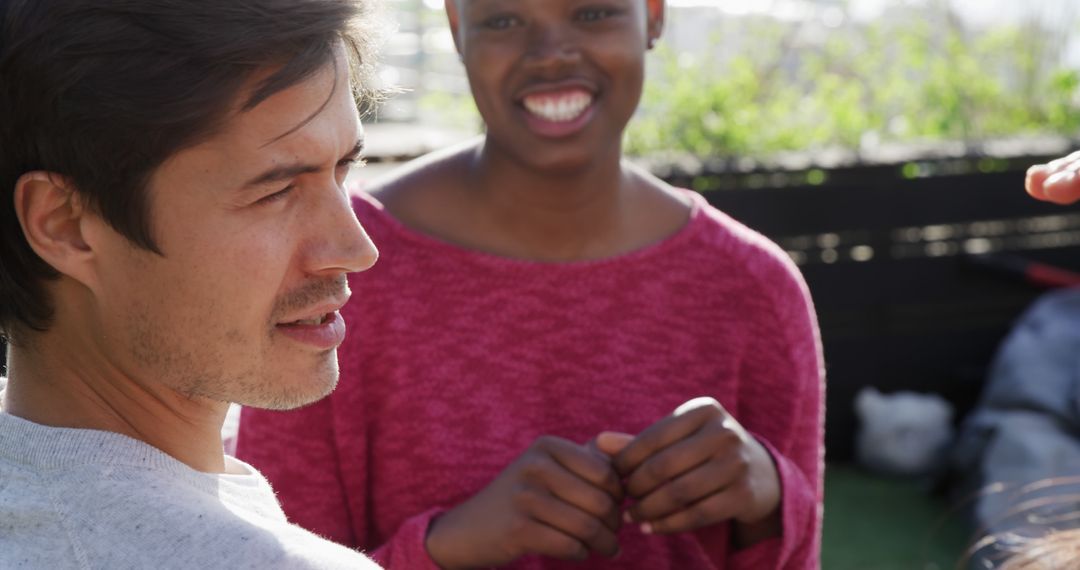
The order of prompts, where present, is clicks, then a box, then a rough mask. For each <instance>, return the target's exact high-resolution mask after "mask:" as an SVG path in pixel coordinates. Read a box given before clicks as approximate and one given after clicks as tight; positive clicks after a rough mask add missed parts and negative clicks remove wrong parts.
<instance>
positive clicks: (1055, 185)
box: [1043, 169, 1080, 204]
mask: <svg viewBox="0 0 1080 570" xmlns="http://www.w3.org/2000/svg"><path fill="white" fill-rule="evenodd" d="M1043 196H1044V198H1045V199H1046V200H1049V201H1051V202H1053V203H1055V204H1071V203H1073V202H1075V201H1077V200H1080V175H1078V174H1077V172H1076V171H1075V170H1068V169H1066V170H1062V171H1061V172H1057V173H1055V174H1052V175H1051V176H1050V177H1049V178H1047V179H1046V181H1045V182H1043Z"/></svg>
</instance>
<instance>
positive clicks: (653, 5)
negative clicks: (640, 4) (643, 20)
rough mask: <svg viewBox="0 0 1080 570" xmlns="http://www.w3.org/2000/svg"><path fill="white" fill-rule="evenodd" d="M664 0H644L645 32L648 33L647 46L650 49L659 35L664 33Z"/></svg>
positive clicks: (665, 7) (665, 8)
mask: <svg viewBox="0 0 1080 570" xmlns="http://www.w3.org/2000/svg"><path fill="white" fill-rule="evenodd" d="M666 4H667V3H666V2H665V1H664V0H645V9H646V10H647V11H648V24H647V26H646V28H645V33H646V34H648V44H647V45H648V46H649V49H652V47H653V46H654V45H656V41H657V40H659V39H660V35H661V34H663V33H664V16H665V12H666V10H667V6H666Z"/></svg>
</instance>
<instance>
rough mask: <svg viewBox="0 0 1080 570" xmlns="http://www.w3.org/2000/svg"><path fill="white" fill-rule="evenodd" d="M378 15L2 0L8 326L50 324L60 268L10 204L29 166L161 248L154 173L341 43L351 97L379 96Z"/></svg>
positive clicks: (1, 159)
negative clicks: (52, 289) (51, 287)
mask: <svg viewBox="0 0 1080 570" xmlns="http://www.w3.org/2000/svg"><path fill="white" fill-rule="evenodd" d="M375 21H376V20H374V19H373V18H372V6H371V4H370V3H369V2H366V1H364V0H0V335H3V336H7V337H10V336H11V335H12V332H13V330H19V329H22V328H27V329H32V330H38V331H42V330H47V328H48V326H49V324H50V322H51V319H52V315H53V307H52V305H51V302H50V300H49V298H48V295H47V294H46V289H45V283H46V281H47V280H49V279H55V278H56V277H57V276H58V275H57V273H56V271H55V270H54V269H53V268H52V267H50V266H49V265H48V264H47V263H45V261H43V260H42V259H41V258H39V257H38V256H37V255H36V254H35V253H34V251H33V250H32V249H31V248H30V246H29V244H28V243H27V241H26V238H25V236H24V235H23V232H22V230H21V227H20V225H19V222H18V219H17V217H16V214H15V211H14V190H15V185H16V182H17V181H18V179H19V178H20V177H21V176H22V175H23V174H25V173H27V172H32V171H46V172H50V173H53V174H55V175H58V176H61V177H63V179H64V180H65V181H66V182H67V183H69V184H71V185H72V186H73V187H74V188H75V191H76V192H77V193H78V194H79V196H80V198H81V199H82V200H84V203H85V204H86V205H87V206H88V207H89V208H91V209H92V210H93V211H95V212H96V213H98V214H100V215H101V217H102V218H103V219H104V220H105V221H106V222H107V223H109V224H110V225H111V226H112V227H113V228H114V229H115V230H116V231H117V232H119V233H120V234H122V235H123V236H125V237H126V238H127V239H129V240H130V241H131V242H132V243H134V244H135V245H137V246H138V247H142V248H145V249H147V250H151V251H155V252H158V253H160V251H158V249H157V246H156V244H155V243H154V238H153V228H152V227H151V224H150V220H149V217H148V203H147V198H146V193H145V191H144V190H145V187H146V185H147V183H148V181H149V179H150V177H151V175H152V174H153V173H154V171H155V170H156V169H157V168H158V167H159V166H160V165H161V164H162V163H163V162H164V161H165V160H166V159H167V158H169V157H170V156H171V155H173V154H175V153H177V152H178V151H180V150H183V149H184V148H187V147H190V146H193V145H195V144H197V143H199V142H201V141H203V140H205V139H206V138H208V137H210V136H212V135H213V134H215V132H217V131H218V129H220V128H221V127H222V125H223V124H224V122H225V121H226V120H227V119H228V118H229V116H230V115H231V114H232V113H235V112H236V111H237V110H238V109H239V110H240V111H246V110H250V109H252V108H253V107H255V106H256V105H258V104H259V103H260V102H261V101H263V100H265V99H266V98H268V97H270V96H272V95H273V94H275V93H277V92H279V91H282V90H284V89H286V88H288V87H290V86H292V85H295V84H297V83H299V82H301V81H303V80H305V79H306V78H308V77H309V76H311V75H313V74H314V73H316V72H317V71H319V70H320V69H322V68H323V67H324V66H326V65H330V64H333V62H334V52H335V50H337V49H339V48H338V46H341V45H344V47H345V48H346V51H347V52H348V54H349V60H350V67H351V71H352V74H353V76H352V78H353V86H354V89H355V90H356V93H355V95H356V97H357V100H358V101H359V102H360V103H361V104H362V105H370V104H372V103H373V102H374V101H375V99H376V96H377V91H376V90H375V89H374V87H373V84H372V80H373V68H374V61H373V50H374V45H375V43H376V38H375V34H374V32H375V31H376V30H375V28H374V22H375ZM268 70H269V71H270V73H269V76H268V77H267V78H265V79H263V80H261V81H260V82H259V83H258V84H256V85H254V86H253V87H251V86H250V83H251V81H252V80H253V79H254V76H255V74H256V72H259V71H268ZM336 71H337V72H338V73H344V72H345V70H336ZM240 97H244V99H240ZM328 99H329V94H328Z"/></svg>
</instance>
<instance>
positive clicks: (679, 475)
mask: <svg viewBox="0 0 1080 570" xmlns="http://www.w3.org/2000/svg"><path fill="white" fill-rule="evenodd" d="M596 445H597V447H598V449H600V450H601V451H603V452H605V453H607V454H609V455H611V456H612V464H613V466H614V467H615V470H616V471H617V472H618V473H619V475H620V476H621V477H623V478H624V489H625V491H626V494H627V495H628V496H630V497H633V498H634V499H637V502H636V503H635V504H634V505H633V506H632V507H630V509H629V510H628V511H627V520H628V522H629V521H632V522H637V523H640V524H641V529H642V531H643V532H645V533H659V534H672V533H679V532H686V531H691V530H695V529H699V528H702V527H705V526H709V525H713V524H716V523H720V522H724V521H728V520H732V521H734V522H735V523H736V524H735V539H736V542H737V546H748V545H750V544H753V543H755V542H758V541H760V540H763V539H765V538H768V537H770V536H777V535H779V534H780V532H781V525H780V479H779V475H778V473H777V470H776V466H775V465H774V464H773V461H772V458H771V457H770V455H769V453H768V451H766V449H765V447H764V446H762V445H761V443H760V442H758V441H757V440H756V439H754V437H753V436H751V435H750V434H748V433H747V432H746V430H745V429H743V427H742V426H741V425H740V424H739V422H738V421H736V420H735V418H733V417H732V416H731V414H729V413H728V412H727V411H726V410H724V408H723V407H722V406H721V405H720V403H719V402H717V401H716V400H714V399H712V398H696V399H694V400H690V401H689V402H686V403H685V404H683V405H681V406H679V408H678V409H677V410H675V413H673V414H672V415H671V416H668V417H666V418H664V419H662V420H660V421H658V422H656V423H655V424H653V425H652V426H650V427H648V428H647V429H645V431H643V432H641V433H640V434H638V435H637V436H636V437H634V436H630V435H626V434H616V433H611V432H607V433H603V434H601V435H600V436H598V437H597V439H596Z"/></svg>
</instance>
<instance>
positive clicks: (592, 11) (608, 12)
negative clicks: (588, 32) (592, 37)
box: [577, 8, 617, 22]
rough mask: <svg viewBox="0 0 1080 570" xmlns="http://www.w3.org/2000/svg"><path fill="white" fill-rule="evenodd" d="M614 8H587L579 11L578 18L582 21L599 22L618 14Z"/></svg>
mask: <svg viewBox="0 0 1080 570" xmlns="http://www.w3.org/2000/svg"><path fill="white" fill-rule="evenodd" d="M616 13H617V12H616V10H614V9H612V8H585V9H582V10H581V11H579V12H578V13H577V19H578V20H581V21H582V22H598V21H600V20H604V19H607V18H610V17H612V16H614V15H615V14H616Z"/></svg>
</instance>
